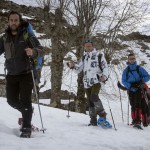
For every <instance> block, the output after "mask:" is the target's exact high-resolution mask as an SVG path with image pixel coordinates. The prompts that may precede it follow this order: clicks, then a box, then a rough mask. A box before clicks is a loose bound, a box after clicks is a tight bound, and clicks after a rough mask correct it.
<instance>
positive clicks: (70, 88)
mask: <svg viewBox="0 0 150 150" xmlns="http://www.w3.org/2000/svg"><path fill="white" fill-rule="evenodd" d="M71 84H72V70H71V79H70V87H69V103H68V115H67V116H66V117H68V118H69V117H70V115H69V112H70V97H71Z"/></svg>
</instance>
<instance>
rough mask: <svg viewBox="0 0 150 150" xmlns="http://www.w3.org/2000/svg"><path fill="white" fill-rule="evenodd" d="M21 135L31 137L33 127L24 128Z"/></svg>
mask: <svg viewBox="0 0 150 150" xmlns="http://www.w3.org/2000/svg"><path fill="white" fill-rule="evenodd" d="M21 132H22V133H21V134H20V137H21V138H30V137H31V128H22V130H21Z"/></svg>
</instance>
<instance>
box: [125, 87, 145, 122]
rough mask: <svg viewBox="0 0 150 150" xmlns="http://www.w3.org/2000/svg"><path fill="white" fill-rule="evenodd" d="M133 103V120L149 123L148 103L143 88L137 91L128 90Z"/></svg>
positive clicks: (131, 103)
mask: <svg viewBox="0 0 150 150" xmlns="http://www.w3.org/2000/svg"><path fill="white" fill-rule="evenodd" d="M128 94H129V100H130V105H131V117H132V120H133V122H135V123H140V122H141V121H142V122H143V124H146V123H147V116H148V105H147V104H146V101H145V97H144V94H143V92H142V90H141V89H138V90H137V91H136V92H131V91H129V92H128Z"/></svg>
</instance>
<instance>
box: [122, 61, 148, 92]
mask: <svg viewBox="0 0 150 150" xmlns="http://www.w3.org/2000/svg"><path fill="white" fill-rule="evenodd" d="M127 65H128V67H129V68H130V70H131V72H130V71H129V72H127V71H128V69H127V68H125V70H124V71H123V74H122V83H123V85H124V86H125V87H126V88H127V89H128V90H130V91H133V92H135V91H136V89H135V88H134V87H132V85H133V84H134V83H138V82H148V81H149V80H150V75H149V74H148V72H147V71H146V70H145V69H144V68H143V67H141V66H139V73H138V72H137V69H136V67H137V64H136V63H134V64H129V63H127Z"/></svg>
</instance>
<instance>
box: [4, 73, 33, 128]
mask: <svg viewBox="0 0 150 150" xmlns="http://www.w3.org/2000/svg"><path fill="white" fill-rule="evenodd" d="M6 80H7V83H6V96H7V102H8V104H9V105H10V106H11V107H13V108H15V109H17V110H18V111H20V112H21V113H22V117H23V127H31V119H32V101H31V95H32V89H33V80H32V74H31V73H28V74H21V75H7V76H6Z"/></svg>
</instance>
